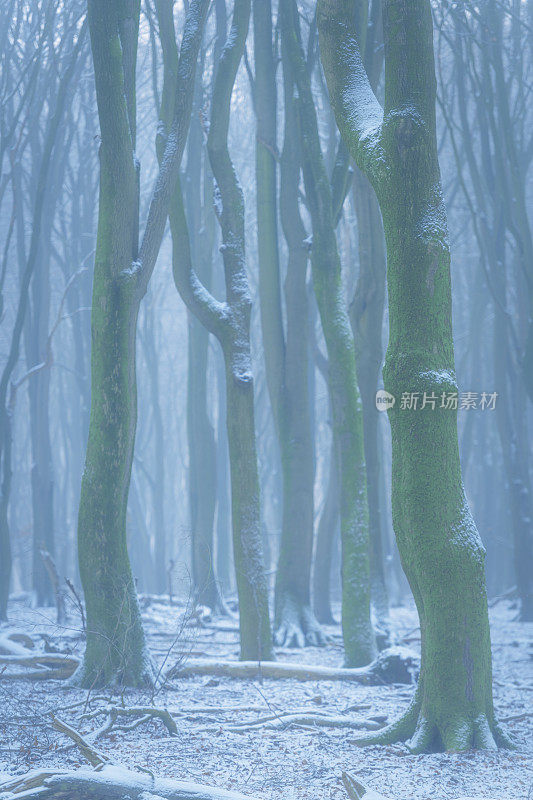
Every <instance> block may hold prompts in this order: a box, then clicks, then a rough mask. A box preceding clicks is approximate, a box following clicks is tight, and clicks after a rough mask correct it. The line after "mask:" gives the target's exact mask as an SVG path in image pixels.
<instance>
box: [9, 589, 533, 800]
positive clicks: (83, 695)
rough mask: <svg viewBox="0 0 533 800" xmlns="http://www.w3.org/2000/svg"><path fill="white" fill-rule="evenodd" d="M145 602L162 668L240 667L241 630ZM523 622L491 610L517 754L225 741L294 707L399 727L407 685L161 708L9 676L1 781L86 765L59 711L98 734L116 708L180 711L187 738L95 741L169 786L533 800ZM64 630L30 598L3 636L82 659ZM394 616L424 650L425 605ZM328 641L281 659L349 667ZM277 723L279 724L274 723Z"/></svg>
mask: <svg viewBox="0 0 533 800" xmlns="http://www.w3.org/2000/svg"><path fill="white" fill-rule="evenodd" d="M141 601H142V603H141V604H142V608H143V618H144V622H145V625H146V629H147V632H148V638H149V645H150V649H151V652H152V654H153V655H154V657H155V659H156V660H157V661H158V662H159V664H161V663H162V662H165V668H166V667H167V666H168V667H170V666H172V665H173V664H174V663H176V662H177V661H181V662H182V663H183V662H185V663H188V662H189V661H192V660H193V659H194V658H197V657H201V658H206V657H209V658H213V659H224V660H235V659H236V658H237V657H238V631H237V623H236V621H235V620H232V619H227V618H224V619H220V618H218V619H215V620H212V621H207V622H204V624H203V625H198V624H192V622H193V621H192V620H191V619H189V620H188V621H187V624H185V622H184V620H185V615H184V608H183V606H179V605H175V606H170V605H169V604H168V601H164V600H163V599H157V598H144V599H143V598H141ZM515 615H516V611H515V610H514V609H513V607H512V606H511V605H510V604H509V603H507V602H505V601H502V602H500V603H498V604H497V605H496V606H495V607H494V608H493V609H491V626H492V644H493V660H494V696H495V706H496V710H497V713H498V715H499V717H500V719H504V720H505V719H506V718H514V717H516V719H509V720H508V721H507V722H506V725H507V729H508V730H509V731H510V732H511V733H512V734H513V735H514V737H515V739H516V741H517V743H518V749H517V750H515V751H506V750H501V751H498V752H467V753H457V754H433V755H422V756H413V755H410V754H409V752H408V750H407V748H406V747H405V746H404V745H401V744H398V745H394V746H390V747H367V748H359V747H357V746H355V745H354V744H353V739H354V737H355V736H356V735H357V731H356V730H350V729H343V728H340V729H339V728H328V727H316V726H315V725H312V724H309V723H307V724H305V725H298V724H291V725H289V726H286V727H277V728H275V729H269V728H266V727H259V728H254V729H248V730H244V731H231V730H228V728H229V726H231V725H235V724H237V723H240V722H253V721H254V720H257V719H259V718H262V717H264V716H268V715H273V716H275V715H277V714H281V713H283V712H286V711H290V710H297V711H298V712H299V713H303V712H304V711H309V712H311V713H312V712H313V711H315V712H316V711H317V709H319V710H320V712H325V713H329V714H333V715H337V716H338V715H343V714H344V715H346V716H347V717H349V716H350V715H352V714H353V713H354V712H355V713H356V715H357V716H358V717H365V718H366V719H370V718H371V717H376V716H378V717H380V718H385V717H386V718H387V720H388V721H392V720H393V719H394V718H396V717H397V716H398V715H399V714H400V713H401V712H402V711H403V710H404V709H405V707H406V706H407V704H408V703H409V699H410V697H411V695H412V692H413V687H412V686H409V685H401V684H394V685H384V686H366V685H359V684H356V683H348V682H344V681H337V682H332V681H327V680H320V681H316V682H298V681H296V680H294V679H283V680H265V679H263V680H240V679H235V678H212V677H206V676H197V677H188V678H176V679H174V680H173V683H172V687H171V688H165V689H160V690H159V691H158V692H157V693H156V694H155V696H151V697H148V696H147V695H146V694H141V693H139V692H131V691H128V692H127V693H125V694H122V695H115V696H114V697H110V695H109V694H107V695H106V696H105V697H102V694H101V693H96V692H93V693H92V694H91V693H87V692H83V691H81V690H78V689H75V688H72V687H70V686H69V685H68V683H67V682H66V681H60V680H46V681H39V682H38V681H31V680H26V679H23V678H20V679H18V678H16V677H15V678H14V677H11V678H10V679H2V676H1V674H0V779H1V778H2V775H1V773H2V772H4V773H9V774H21V773H23V772H25V771H26V770H28V769H31V768H35V767H43V766H60V767H68V768H75V767H77V766H81V765H84V766H85V765H86V762H85V760H84V759H83V757H82V756H81V755H80V752H79V750H78V748H77V747H76V745H74V744H73V743H72V742H71V741H70V740H69V739H68V738H65V736H63V735H61V734H59V733H57V732H55V731H54V730H53V729H52V727H51V715H50V712H53V713H54V714H56V715H57V716H59V717H60V718H61V719H62V720H64V721H65V722H67V723H68V724H69V725H70V726H72V727H74V728H76V729H77V730H81V731H83V733H84V734H86V733H89V734H90V732H91V731H94V730H95V729H96V728H98V727H99V725H101V724H102V722H103V719H104V718H103V717H97V718H95V719H93V720H87V719H82V718H81V715H82V714H83V712H84V711H91V710H95V709H97V708H99V707H101V706H104V705H105V704H106V703H107V702H109V701H111V702H112V703H114V704H116V705H121V704H124V705H126V706H134V705H136V706H138V705H151V706H157V707H158V708H169V709H171V710H180V711H181V712H182V713H181V715H180V716H176V723H177V735H176V736H170V735H169V733H168V731H167V729H166V728H165V727H164V725H163V724H162V723H161V721H160V720H158V719H156V720H153V721H147V722H145V723H143V724H140V725H139V726H138V727H136V728H135V729H133V730H129V731H128V730H111V731H110V732H109V733H107V734H106V735H102V736H101V737H100V738H98V740H97V741H96V742H95V747H97V748H98V750H99V751H100V752H102V753H104V754H105V755H106V756H107V757H108V758H109V759H110V760H111V761H112V762H113V763H119V764H123V765H125V766H127V767H129V768H131V769H136V768H137V769H139V768H141V769H143V770H150V771H151V772H153V773H154V774H157V775H160V776H169V777H174V778H177V779H181V780H188V781H195V782H198V783H205V784H210V785H214V786H217V787H221V788H225V789H232V790H238V791H240V792H242V793H244V794H247V795H251V796H253V797H256V798H263V799H264V800H267V798H268V799H270V798H272V800H282V799H283V800H293V798H294V800H307V799H309V800H311V799H312V800H330V799H331V800H337V798H338V799H339V800H340V798H343V800H344V798H346V793H345V791H344V788H343V785H342V780H341V775H342V772H343V771H345V772H348V773H349V774H350V775H352V776H354V777H355V778H356V779H357V780H358V781H360V782H361V783H363V784H365V785H366V786H367V787H370V788H372V789H374V790H375V791H378V792H381V793H382V794H383V795H385V796H387V797H390V798H391V799H394V800H400V798H402V800H410V799H411V798H412V799H413V800H415V798H416V800H426V799H427V800H430V799H431V800H435V799H438V798H442V800H444V799H445V798H458V797H465V796H468V797H470V796H476V797H485V798H497V800H507V799H509V800H511V798H512V799H513V800H521V799H524V800H525V799H526V798H528V800H531V798H533V741H532V740H533V736H532V734H533V716H532V711H533V658H532V656H533V650H532V647H533V625H525V624H520V623H517V622H515V621H514V617H515ZM53 619H54V612H53V610H51V609H33V610H32V609H30V608H28V607H27V605H25V603H24V602H23V601H22V600H20V601H17V602H14V603H13V604H12V612H11V623H10V626H9V628H7V627H6V626H3V627H0V636H1V635H2V634H5V633H6V632H7V631H8V630H9V631H12V630H14V629H16V630H17V631H18V632H26V633H27V634H29V635H30V636H31V637H32V639H33V640H34V642H37V643H38V644H37V645H36V646H37V647H39V648H44V649H46V650H47V651H54V650H59V651H60V652H73V653H76V654H77V655H81V653H82V652H83V642H82V640H81V637H80V634H79V630H78V627H79V623H78V622H77V621H76V620H75V619H74V617H72V619H71V623H70V624H69V625H65V626H64V627H62V628H61V629H60V628H59V627H58V626H57V625H56V624H54V622H53ZM391 619H392V629H393V635H394V638H395V640H396V642H397V643H399V644H403V645H407V646H408V647H409V648H412V649H414V650H417V649H418V646H419V629H418V628H417V624H418V623H417V617H416V612H415V610H414V608H412V607H401V608H395V609H392V612H391ZM326 632H327V633H328V634H329V637H330V642H329V644H328V645H327V646H326V647H324V648H306V649H305V650H294V649H291V650H289V649H278V650H277V651H276V652H277V657H278V659H279V660H280V661H285V662H294V663H295V664H320V665H328V666H337V667H340V666H342V642H341V637H340V628H339V627H338V626H331V627H328V628H326ZM15 671H16V669H15ZM10 672H11V675H12V674H13V671H12V670H10ZM76 703H78V705H77V706H75V707H74V708H72V706H73V705H75V704H76ZM354 707H356V708H354ZM246 709H249V710H246ZM275 722H276V724H278V725H279V724H281V723H280V721H279V719H277V718H276V720H275ZM4 777H5V776H4Z"/></svg>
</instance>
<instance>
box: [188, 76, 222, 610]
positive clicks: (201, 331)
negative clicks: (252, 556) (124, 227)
mask: <svg viewBox="0 0 533 800" xmlns="http://www.w3.org/2000/svg"><path fill="white" fill-rule="evenodd" d="M198 89H201V83H200V85H199V86H198V88H197V94H200V96H199V97H198V103H197V113H196V115H194V117H193V122H192V124H191V131H190V136H189V142H188V156H187V170H186V175H185V179H186V181H187V193H186V204H187V219H188V225H189V231H190V232H191V254H192V258H193V261H194V263H195V264H196V265H197V270H198V277H199V278H200V280H201V281H202V283H203V284H204V285H205V286H206V287H207V288H208V289H210V288H211V273H212V258H213V252H212V251H213V241H214V223H215V220H214V211H213V208H212V186H213V181H212V176H211V175H210V170H209V166H208V163H207V157H206V156H204V158H203V159H202V155H203V154H202V150H203V147H202V141H203V132H202V128H201V124H200V119H199V116H198V114H199V113H200V108H201V103H202V97H201V93H200V92H199V91H198ZM202 160H203V162H204V164H203V166H204V175H203V181H204V193H203V194H204V201H205V202H204V204H203V207H202ZM188 332H189V337H188V361H187V364H188V373H187V374H188V380H187V437H188V443H189V505H190V515H191V536H192V542H191V544H192V580H193V594H194V597H195V599H196V601H197V602H198V603H200V604H202V605H205V606H207V607H208V608H210V609H212V610H213V611H214V612H216V611H221V610H222V605H223V604H222V600H221V597H220V590H219V587H218V583H217V576H216V573H215V553H214V548H215V539H214V524H215V507H216V500H217V476H216V450H215V448H216V445H215V432H214V429H213V426H212V424H211V421H210V419H209V413H208V406H207V403H208V397H209V395H208V390H207V356H208V345H209V331H207V330H206V328H205V327H204V326H203V325H202V323H201V322H200V321H199V320H198V319H197V318H196V317H195V316H194V314H189V316H188Z"/></svg>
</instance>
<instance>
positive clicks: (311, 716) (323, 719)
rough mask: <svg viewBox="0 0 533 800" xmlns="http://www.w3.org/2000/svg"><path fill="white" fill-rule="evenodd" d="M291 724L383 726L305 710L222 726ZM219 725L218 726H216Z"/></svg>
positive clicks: (255, 727)
mask: <svg viewBox="0 0 533 800" xmlns="http://www.w3.org/2000/svg"><path fill="white" fill-rule="evenodd" d="M291 725H300V726H305V727H313V728H315V727H316V728H352V729H353V728H355V729H358V730H366V731H376V730H379V729H380V728H382V727H383V723H382V722H377V721H375V720H370V719H364V718H363V717H358V718H356V717H351V718H350V717H343V716H342V715H340V714H325V713H324V712H322V713H321V712H320V711H306V712H304V713H294V712H290V711H282V712H280V713H279V714H270V715H269V716H266V717H261V718H260V719H254V720H251V721H250V722H241V723H237V724H234V725H226V726H224V730H225V731H232V732H235V733H244V732H246V731H252V730H258V729H259V728H263V729H266V730H280V729H281V730H283V729H284V728H288V727H289V726H291ZM218 727H220V726H218ZM218 727H213V726H211V727H209V728H200V729H199V730H200V731H213V730H218Z"/></svg>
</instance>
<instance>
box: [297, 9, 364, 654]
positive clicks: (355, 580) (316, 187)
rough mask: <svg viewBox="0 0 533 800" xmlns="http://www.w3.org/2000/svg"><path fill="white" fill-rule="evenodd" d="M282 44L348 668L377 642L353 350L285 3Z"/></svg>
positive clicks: (328, 201)
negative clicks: (323, 368) (335, 510)
mask: <svg viewBox="0 0 533 800" xmlns="http://www.w3.org/2000/svg"><path fill="white" fill-rule="evenodd" d="M281 8H282V44H283V47H284V48H285V52H286V61H287V62H289V60H290V65H291V70H292V71H293V80H294V83H295V86H296V87H297V90H298V95H299V99H298V110H299V118H298V122H299V127H300V137H301V145H302V163H303V175H304V182H305V188H306V197H307V201H308V205H309V212H310V215H311V219H312V223H313V242H312V247H311V265H312V269H313V285H314V289H315V296H316V299H317V305H318V309H319V312H320V319H321V322H322V330H323V332H324V339H325V341H326V348H327V352H328V364H329V392H330V399H331V406H332V416H333V429H334V436H335V437H336V439H337V441H338V445H339V460H340V515H341V542H342V631H343V639H344V653H345V662H346V666H350V667H354V666H362V665H364V664H368V663H369V662H370V661H372V659H373V658H374V656H375V653H376V643H375V637H374V632H373V629H372V623H371V620H370V567H369V540H368V506H367V494H366V475H365V463H364V453H363V425H362V417H361V412H360V399H359V393H358V390H357V376H356V367H355V348H354V341H353V335H352V331H351V329H350V322H349V319H348V311H347V307H346V300H345V297H344V290H343V285H342V275H341V263H340V258H339V252H338V248H337V239H336V235H335V216H334V207H333V197H332V191H331V186H330V182H329V179H328V176H327V174H326V170H325V165H324V159H323V155H322V150H321V146H320V138H319V135H318V127H317V118H316V111H315V107H314V102H313V97H312V93H311V86H310V80H309V74H308V71H307V67H306V63H305V59H304V56H303V51H302V50H301V45H300V42H299V27H298V25H299V23H298V13H297V8H296V4H295V3H294V0H283V3H282V6H281Z"/></svg>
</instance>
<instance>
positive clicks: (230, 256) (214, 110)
mask: <svg viewBox="0 0 533 800" xmlns="http://www.w3.org/2000/svg"><path fill="white" fill-rule="evenodd" d="M171 8H172V4H171V3H166V4H165V3H163V2H161V0H160V2H159V11H160V13H161V12H164V13H166V14H168V13H169V9H170V11H171ZM249 19H250V0H236V2H235V5H234V10H233V19H232V25H231V29H230V32H229V34H228V38H227V40H226V43H225V45H224V48H223V50H222V53H221V56H220V59H219V62H218V70H217V73H216V77H215V84H214V89H213V98H212V105H211V124H210V128H209V136H208V141H207V149H208V153H209V160H210V163H211V168H212V170H213V175H214V178H215V181H216V184H217V186H216V196H215V208H216V210H217V215H218V219H219V223H220V228H221V232H222V247H221V250H222V255H223V260H224V274H225V283H226V301H225V302H223V303H221V302H218V301H217V300H215V298H214V297H212V295H211V294H210V293H209V291H208V290H207V289H206V287H205V286H204V285H203V284H202V283H201V281H200V279H199V277H198V275H197V273H196V272H195V270H194V265H193V261H192V255H191V248H190V240H189V232H188V227H187V220H186V217H185V211H184V207H183V198H182V195H181V187H179V185H178V188H177V191H176V192H175V195H174V198H173V202H172V205H171V208H170V228H171V232H172V249H173V271H174V280H175V283H176V287H177V288H178V291H179V292H180V294H181V296H182V298H183V300H184V302H185V303H186V304H187V306H188V307H189V308H190V310H191V311H192V312H193V313H194V314H196V316H197V317H198V319H199V320H200V322H202V324H203V325H205V327H206V328H207V329H208V330H209V331H210V332H211V333H213V334H214V335H215V336H216V337H217V339H218V340H219V342H220V344H221V346H222V351H223V354H224V362H225V370H226V395H227V410H226V420H227V431H228V446H229V458H230V475H231V511H232V524H233V554H234V561H235V572H236V579H237V592H238V596H239V620H240V640H241V658H242V659H259V660H261V661H264V660H269V659H271V658H272V636H271V630H270V615H269V609H268V591H267V583H266V576H265V572H264V565H263V553H262V545H261V523H260V493H259V475H258V469H257V451H256V442H255V421H254V383H253V374H252V362H251V352H250V315H251V299H250V293H249V289H248V280H247V276H246V266H245V237H244V198H243V194H242V190H241V187H240V185H239V183H238V180H237V176H236V174H235V170H234V167H233V164H232V161H231V158H230V154H229V151H228V127H229V116H230V102H231V94H232V91H233V86H234V83H235V78H236V75H237V69H238V67H239V64H240V61H241V58H242V54H243V51H244V46H245V42H246V35H247V32H248V25H249ZM162 30H163V26H162V25H161V23H160V31H162ZM165 31H166V32H167V33H168V31H169V26H167V27H166V28H165ZM174 48H175V44H174V45H173V44H172V42H171V41H168V40H166V41H164V42H163V54H164V58H165V59H166V60H165V70H166V71H167V75H168V80H171V79H172V77H171V76H172V74H173V71H172V64H173V58H174V56H173V51H174ZM167 85H168V84H167Z"/></svg>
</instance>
